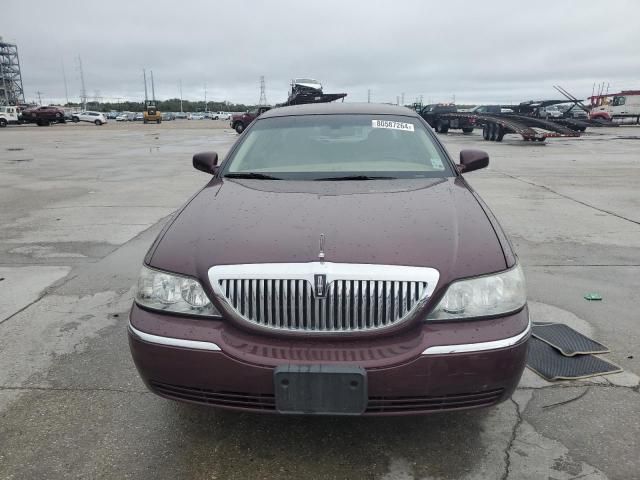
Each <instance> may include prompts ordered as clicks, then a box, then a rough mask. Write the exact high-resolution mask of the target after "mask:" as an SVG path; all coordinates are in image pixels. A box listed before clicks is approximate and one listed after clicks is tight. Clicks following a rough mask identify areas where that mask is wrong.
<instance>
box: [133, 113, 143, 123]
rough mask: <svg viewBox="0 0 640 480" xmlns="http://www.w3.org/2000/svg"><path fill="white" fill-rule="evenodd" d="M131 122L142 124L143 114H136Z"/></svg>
mask: <svg viewBox="0 0 640 480" xmlns="http://www.w3.org/2000/svg"><path fill="white" fill-rule="evenodd" d="M133 120H134V121H136V122H142V121H144V113H142V112H138V113H136V114H135V115H134V116H133Z"/></svg>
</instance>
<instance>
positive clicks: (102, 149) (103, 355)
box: [0, 122, 640, 480]
mask: <svg viewBox="0 0 640 480" xmlns="http://www.w3.org/2000/svg"><path fill="white" fill-rule="evenodd" d="M67 127H69V128H67ZM147 127H148V126H144V125H126V126H122V125H115V124H110V125H107V126H105V127H103V128H101V129H96V128H94V127H92V126H82V125H79V126H76V125H68V126H64V127H61V128H50V129H39V128H36V127H33V128H30V127H17V128H15V129H14V128H8V129H6V131H4V132H3V140H4V141H5V142H6V145H7V147H8V148H24V151H21V152H19V153H20V154H21V155H22V156H23V157H25V158H27V157H28V158H32V159H33V160H32V161H30V162H12V161H9V160H11V158H13V157H15V152H8V151H1V152H0V205H2V208H0V225H1V226H2V228H0V278H5V280H0V322H2V321H3V320H5V321H4V323H0V366H1V367H2V368H0V442H1V443H2V448H0V478H3V479H5V478H6V479H23V478H51V479H57V478H65V479H67V478H136V479H145V478H153V479H154V480H155V479H158V478H184V477H187V478H195V479H200V478H202V479H204V478H207V479H212V478H217V479H247V478H269V479H272V478H305V479H307V478H309V479H316V478H317V479H330V478H335V479H342V478H349V479H351V478H353V479H358V478H363V479H384V480H410V479H442V480H446V479H499V478H500V479H538V478H549V479H556V480H561V479H562V480H564V479H575V478H584V479H604V478H609V479H625V480H626V479H633V478H639V476H638V474H637V472H638V471H640V462H639V460H638V458H637V457H638V455H637V452H638V449H639V446H638V439H639V438H640V426H639V420H638V419H639V418H640V415H639V413H640V407H639V405H640V402H639V401H638V400H639V398H640V397H638V395H639V391H640V383H639V379H638V376H637V375H636V374H637V373H638V372H640V361H639V360H638V359H639V357H638V351H637V348H638V345H640V327H639V326H638V324H637V316H636V314H635V312H636V310H637V309H636V308H635V303H636V300H637V298H636V297H637V291H638V290H639V289H640V267H639V266H638V265H639V264H638V258H639V255H638V254H639V253H640V252H639V245H640V230H639V229H638V225H637V223H638V221H640V217H638V209H637V201H636V200H635V199H636V198H637V195H636V194H635V190H634V188H635V187H634V185H636V184H637V183H638V180H639V178H638V177H639V175H640V174H639V173H638V171H639V170H638V168H637V167H638V163H639V162H640V159H639V158H638V157H637V155H636V154H635V152H634V150H633V148H634V147H633V145H632V144H631V143H628V142H627V143H625V142H617V141H614V137H615V135H613V134H614V133H619V132H606V131H597V132H596V131H595V129H594V132H593V133H591V134H590V135H588V136H585V137H583V138H581V139H576V140H571V141H569V140H563V141H558V142H554V141H549V142H548V144H547V145H545V146H541V145H535V146H531V145H528V146H525V145H524V144H523V143H522V142H516V141H512V140H509V139H507V140H506V141H505V142H504V143H503V144H496V143H493V142H482V141H481V140H480V137H479V136H478V135H477V134H476V135H472V136H467V135H456V134H451V135H445V136H441V137H440V138H442V139H443V140H444V141H445V143H446V144H447V147H448V149H449V150H450V151H451V152H452V153H456V152H457V151H458V150H460V149H462V148H484V149H487V150H489V153H490V155H491V167H490V168H489V170H487V171H481V172H475V173H472V174H470V175H468V176H467V178H468V179H469V181H470V182H471V183H472V184H473V185H474V188H476V189H477V190H478V191H479V192H480V194H481V195H482V196H483V198H484V199H485V200H486V201H487V203H488V204H489V205H490V207H491V208H492V209H493V210H494V212H495V213H496V215H497V216H498V218H499V219H500V221H501V223H502V224H503V226H504V227H505V230H506V231H507V232H508V233H509V235H510V236H511V238H512V240H513V242H514V245H515V247H516V250H517V251H518V252H519V256H520V260H521V262H522V263H523V265H524V268H525V271H526V275H527V282H528V289H529V294H530V299H531V302H530V308H531V315H532V318H533V319H534V320H537V321H559V322H563V323H566V324H568V325H570V326H572V327H573V328H575V329H576V330H578V331H580V332H582V333H584V334H586V335H588V336H592V337H593V338H595V339H597V340H599V341H601V342H603V343H605V344H606V345H608V346H609V347H610V348H611V353H610V354H608V355H607V357H608V358H610V359H611V360H612V361H614V362H615V363H617V364H620V365H622V366H623V367H624V369H625V371H624V372H622V373H619V374H615V375H607V376H602V377H593V378H589V379H584V380H580V381H576V382H559V383H550V382H546V381H545V380H543V379H542V378H540V377H538V376H537V375H536V374H534V373H533V372H531V371H529V370H525V373H524V375H523V378H522V381H521V383H520V386H519V388H518V390H517V391H516V393H515V394H514V395H513V397H512V399H511V400H510V401H507V402H504V403H502V404H500V405H498V406H496V407H495V408H492V409H489V410H481V411H473V412H461V413H454V414H446V415H433V416H426V417H417V418H395V417H393V418H367V419H364V418H305V417H273V416H257V415H248V414H233V413H226V412H219V411H213V410H210V409H206V408H198V407H192V406H186V405H180V404H175V403H172V402H168V401H166V400H163V399H161V398H158V397H156V396H154V395H152V394H150V393H149V392H148V391H147V390H146V388H145V387H144V385H143V384H142V382H141V381H140V379H139V377H138V375H137V372H136V371H135V368H134V366H133V365H132V363H131V361H130V358H129V354H128V347H127V342H126V336H125V332H126V321H127V310H128V308H129V305H130V302H131V285H133V284H134V282H135V279H136V276H137V273H138V271H139V266H140V262H141V260H142V258H143V256H144V253H145V250H146V249H147V247H148V246H149V244H150V243H151V241H152V240H153V238H154V236H155V235H156V234H157V232H158V231H159V229H160V228H161V226H162V223H163V222H164V221H165V219H166V217H167V215H168V214H170V213H171V212H172V211H173V210H175V209H176V208H178V207H179V206H180V205H181V203H182V202H183V201H185V200H186V199H187V198H188V196H189V195H190V194H191V193H193V192H194V191H195V190H196V189H197V188H199V187H200V186H201V185H202V184H203V183H204V181H205V180H206V179H205V178H204V177H203V176H202V174H200V173H197V172H195V171H193V170H192V169H191V168H190V158H191V155H192V154H193V153H194V152H196V151H200V150H211V149H216V148H217V149H219V151H220V152H221V153H224V152H225V151H226V149H227V148H228V147H229V145H230V144H231V142H232V141H233V140H235V138H236V137H235V134H232V133H229V132H227V131H226V130H224V129H223V128H221V129H218V130H214V129H211V128H210V127H209V124H208V123H207V124H202V123H188V122H175V123H173V124H171V123H167V124H162V125H161V126H158V127H156V126H153V127H152V129H149V128H147ZM624 130H628V129H624ZM151 133H152V135H151ZM156 137H157V138H156ZM455 156H457V155H455ZM604 157H606V158H607V162H606V164H605V163H603V162H602V158H604ZM21 158H22V157H21ZM5 160H7V161H5ZM141 185H144V188H141ZM57 219H59V220H57ZM627 220H629V221H627ZM149 226H150V227H149ZM148 227H149V228H148ZM5 282H10V283H5ZM588 291H598V292H599V293H601V294H602V295H603V298H604V299H603V301H602V302H597V303H595V302H586V301H585V300H584V299H583V298H582V297H583V295H584V293H585V292H588ZM9 305H11V306H9ZM3 308H4V310H2V309H3ZM7 319H8V320H7ZM585 391H586V393H585V394H584V395H583V396H580V395H581V394H583V393H584V392H585ZM578 397H579V398H578ZM570 400H571V401H570ZM568 401H569V402H568ZM563 402H568V403H563Z"/></svg>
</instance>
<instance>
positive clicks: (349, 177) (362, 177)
mask: <svg viewBox="0 0 640 480" xmlns="http://www.w3.org/2000/svg"><path fill="white" fill-rule="evenodd" d="M395 179H396V177H372V176H369V175H346V176H344V177H322V178H316V181H318V182H329V181H340V180H395Z"/></svg>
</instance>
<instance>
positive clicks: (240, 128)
mask: <svg viewBox="0 0 640 480" xmlns="http://www.w3.org/2000/svg"><path fill="white" fill-rule="evenodd" d="M234 130H235V131H236V132H237V133H242V132H244V123H242V122H238V123H236V126H235V127H234Z"/></svg>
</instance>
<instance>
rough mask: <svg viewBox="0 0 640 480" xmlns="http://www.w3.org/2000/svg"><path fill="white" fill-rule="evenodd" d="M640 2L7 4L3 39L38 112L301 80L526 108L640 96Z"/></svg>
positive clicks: (234, 93) (281, 86)
mask: <svg viewBox="0 0 640 480" xmlns="http://www.w3.org/2000/svg"><path fill="white" fill-rule="evenodd" d="M638 19H640V1H637V0H629V1H608V2H605V1H601V0H599V1H579V2H578V1H563V0H555V1H548V2H547V1H543V0H536V1H535V2H520V1H514V0H510V1H497V0H496V1H490V0H482V1H474V2H469V1H455V0H446V1H442V0H439V1H437V2H435V1H434V2H431V1H423V0H415V1H409V0H407V1H404V0H393V1H389V0H386V1H370V0H369V1H359V2H356V1H346V0H340V1H320V0H316V1H303V0H296V1H268V2H267V1H262V2H258V1H243V0H233V1H212V0H208V1H191V0H180V1H175V0H173V1H165V0H127V1H121V0H107V1H102V2H97V1H72V0H65V1H61V0H56V1H47V0H41V1H34V0H1V5H0V36H3V37H4V40H5V41H11V42H15V43H17V44H18V48H19V52H20V61H21V64H22V76H23V83H24V88H25V94H26V97H27V100H32V99H34V98H37V95H36V91H38V90H39V91H41V92H42V98H43V102H47V103H49V102H55V101H64V98H65V89H64V81H63V73H62V68H63V65H64V68H65V70H66V76H67V84H68V91H69V98H70V100H72V101H74V100H75V101H78V98H79V96H80V77H79V72H78V66H77V65H78V62H77V57H78V55H79V56H81V57H82V64H83V67H84V76H85V82H86V88H87V93H88V94H89V96H90V97H93V96H94V95H95V94H96V93H98V92H99V95H100V96H102V97H104V99H105V100H112V101H115V100H116V99H117V98H119V97H121V98H127V99H131V100H139V101H141V100H143V99H144V84H143V81H142V69H143V68H146V69H147V70H153V73H154V77H155V86H156V97H157V98H160V99H166V98H173V97H179V96H180V88H179V83H180V81H182V87H183V97H184V98H185V99H186V98H188V99H192V100H202V99H203V98H204V91H205V83H206V85H207V98H208V99H209V100H228V101H230V102H238V103H257V102H258V99H259V96H260V89H259V78H260V76H261V75H264V76H265V79H266V86H267V91H266V93H267V100H268V101H269V102H270V103H276V102H281V101H283V100H285V99H286V96H287V89H288V86H289V82H290V80H291V79H292V78H294V77H310V78H316V79H318V80H320V81H321V82H322V83H323V85H324V91H325V93H333V92H346V93H348V97H347V100H348V101H366V100H367V90H368V89H370V90H371V97H372V101H380V102H390V101H391V102H395V101H396V96H400V95H401V94H402V93H404V94H405V100H406V103H410V102H412V101H413V100H415V99H416V98H417V97H419V96H420V95H423V96H424V101H425V102H427V101H429V100H430V101H433V102H437V101H451V100H452V99H453V96H454V95H455V99H456V101H457V103H481V102H484V103H491V102H501V103H507V102H519V101H523V100H530V99H541V98H556V97H558V96H559V95H558V94H557V93H556V92H555V90H554V89H553V85H555V84H559V85H562V86H563V87H565V88H566V89H567V90H569V91H570V92H572V93H573V94H575V95H576V96H578V97H586V96H588V95H590V94H591V90H592V86H593V84H594V82H596V83H599V82H605V83H607V82H608V83H610V90H611V91H612V90H619V89H640V28H639V27H638Z"/></svg>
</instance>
